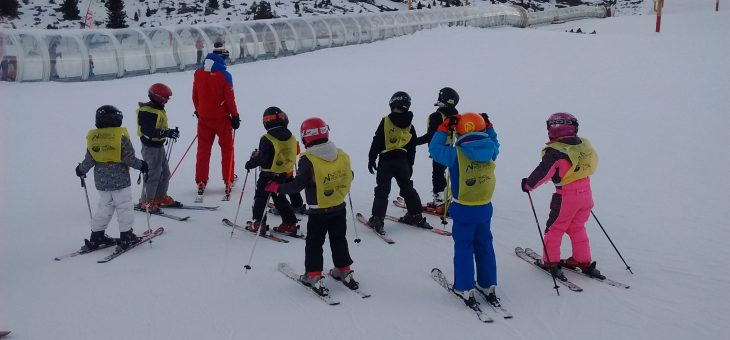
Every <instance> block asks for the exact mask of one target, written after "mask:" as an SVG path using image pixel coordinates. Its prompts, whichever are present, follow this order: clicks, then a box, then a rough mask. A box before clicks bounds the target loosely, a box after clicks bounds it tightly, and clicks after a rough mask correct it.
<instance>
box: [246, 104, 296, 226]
mask: <svg viewBox="0 0 730 340" xmlns="http://www.w3.org/2000/svg"><path fill="white" fill-rule="evenodd" d="M263 124H264V128H265V129H266V134H264V135H263V136H261V139H260V141H259V148H258V149H257V150H256V151H254V152H253V154H252V155H251V159H249V160H248V162H246V170H251V169H254V168H256V167H260V168H261V175H260V176H259V179H258V182H257V183H256V192H255V194H254V204H253V224H252V225H251V226H250V227H249V229H250V230H251V231H254V232H257V231H259V228H264V229H268V226H265V225H264V226H261V218H262V217H263V215H264V209H266V203H267V202H268V199H269V196H271V198H272V199H273V200H274V206H275V207H276V210H278V212H279V214H280V215H281V219H282V223H281V225H280V226H278V227H274V231H276V232H278V233H283V234H293V235H296V234H297V230H299V226H298V225H297V217H296V216H295V215H294V210H293V209H292V206H291V204H289V201H287V200H286V197H285V196H284V195H279V194H269V193H267V192H266V191H265V190H264V188H265V187H266V184H268V183H269V182H271V181H274V182H277V183H284V182H286V181H291V180H290V179H289V178H290V176H291V173H292V172H293V171H294V163H295V162H296V158H297V154H298V153H299V152H298V150H299V143H297V140H296V138H294V136H293V135H292V133H291V131H289V129H288V127H287V126H288V125H289V118H287V116H286V113H284V112H283V111H281V109H279V108H278V107H275V106H272V107H269V108H267V109H266V110H265V111H264V115H263Z"/></svg>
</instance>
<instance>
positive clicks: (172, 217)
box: [134, 204, 190, 221]
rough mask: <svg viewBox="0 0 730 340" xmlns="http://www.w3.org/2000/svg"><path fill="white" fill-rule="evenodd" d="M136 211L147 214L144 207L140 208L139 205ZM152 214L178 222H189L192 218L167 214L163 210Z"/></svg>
mask: <svg viewBox="0 0 730 340" xmlns="http://www.w3.org/2000/svg"><path fill="white" fill-rule="evenodd" d="M134 210H136V211H140V212H145V213H146V212H147V210H145V209H142V207H140V206H139V204H135V205H134ZM150 214H152V215H155V216H161V217H166V218H169V219H173V220H176V221H187V220H188V219H190V216H185V217H182V216H177V215H173V214H168V213H165V212H163V211H162V210H160V211H158V212H152V211H150Z"/></svg>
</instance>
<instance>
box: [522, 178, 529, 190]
mask: <svg viewBox="0 0 730 340" xmlns="http://www.w3.org/2000/svg"><path fill="white" fill-rule="evenodd" d="M520 189H522V191H523V192H530V190H528V189H527V178H523V179H522V183H521V184H520Z"/></svg>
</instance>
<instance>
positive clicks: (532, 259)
mask: <svg viewBox="0 0 730 340" xmlns="http://www.w3.org/2000/svg"><path fill="white" fill-rule="evenodd" d="M527 250H529V251H532V249H530V248H527V249H526V250H523V249H522V248H521V247H516V248H515V254H516V255H517V256H518V257H519V258H521V259H523V260H525V261H526V262H528V263H530V264H532V265H533V266H535V267H537V268H539V269H540V271H542V272H543V273H545V274H547V275H548V276H550V277H552V274H550V272H549V271H547V270H545V268H543V267H542V266H540V265H538V264H537V263H536V262H535V261H542V256H540V255H538V254H537V253H535V252H534V251H532V253H531V255H532V256H530V254H528V253H527ZM555 281H557V282H558V283H560V284H562V285H563V286H566V287H568V289H570V290H572V291H574V292H582V291H583V288H581V287H580V286H578V285H577V284H575V283H573V282H571V281H570V280H568V281H563V280H560V279H558V278H556V279H555Z"/></svg>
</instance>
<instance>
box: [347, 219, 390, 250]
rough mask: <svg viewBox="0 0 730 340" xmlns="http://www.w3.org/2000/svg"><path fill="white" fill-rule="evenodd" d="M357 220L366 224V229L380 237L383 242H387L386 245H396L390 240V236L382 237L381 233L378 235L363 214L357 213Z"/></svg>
mask: <svg viewBox="0 0 730 340" xmlns="http://www.w3.org/2000/svg"><path fill="white" fill-rule="evenodd" d="M355 218H357V220H358V222H360V223H362V224H364V225H365V226H366V227H368V229H370V230H372V231H373V233H375V235H378V237H380V239H382V240H383V241H385V243H387V244H394V243H395V241H393V239H392V238H390V237H388V236H385V235H381V234H380V233H378V232H377V231H375V229H373V227H371V226H370V223H369V222H368V219H367V218H365V216H363V215H362V214H361V213H357V215H355Z"/></svg>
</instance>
